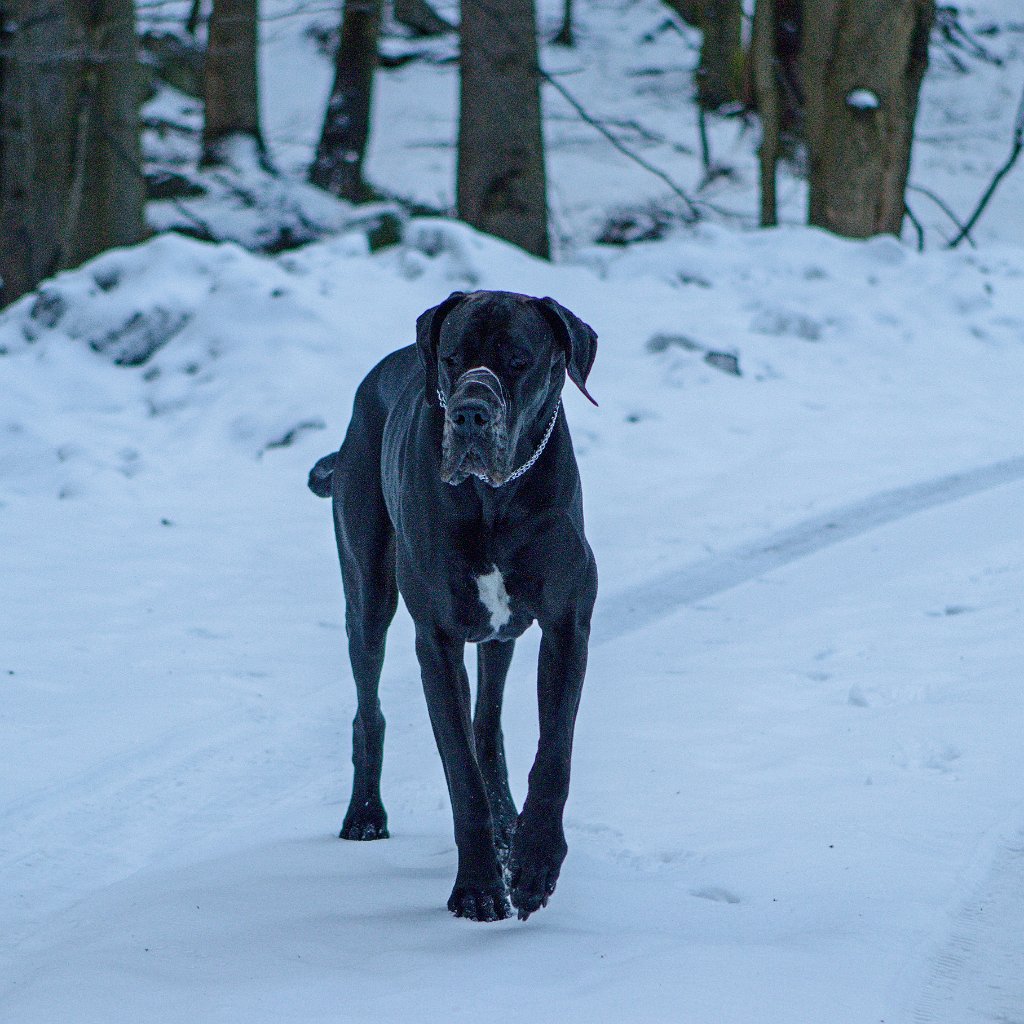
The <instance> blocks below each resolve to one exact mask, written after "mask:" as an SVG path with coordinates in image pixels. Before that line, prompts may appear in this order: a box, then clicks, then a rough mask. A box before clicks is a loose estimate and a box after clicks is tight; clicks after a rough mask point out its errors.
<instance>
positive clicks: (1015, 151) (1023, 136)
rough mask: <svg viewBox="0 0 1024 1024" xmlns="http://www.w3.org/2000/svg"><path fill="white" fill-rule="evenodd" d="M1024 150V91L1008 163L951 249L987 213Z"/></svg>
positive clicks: (994, 177) (984, 195)
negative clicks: (999, 188) (989, 205)
mask: <svg viewBox="0 0 1024 1024" xmlns="http://www.w3.org/2000/svg"><path fill="white" fill-rule="evenodd" d="M1022 149H1024V91H1022V92H1021V97H1020V105H1019V106H1018V107H1017V116H1016V117H1015V118H1014V120H1013V146H1012V148H1011V149H1010V156H1009V157H1008V158H1007V161H1006V163H1004V164H1003V166H1002V167H1000V168H999V170H998V171H996V173H995V175H994V176H993V178H992V180H991V181H990V182H989V184H988V188H987V189H985V191H984V193H983V194H982V196H981V199H980V200H979V202H978V205H977V207H976V208H975V210H974V213H972V214H971V215H970V217H968V218H967V223H966V224H965V225H964V226H963V228H962V229H961V231H960V234H959V235H957V236H956V238H954V239H953V241H952V242H950V243H949V248H950V249H955V248H956V247H957V246H958V245H959V244H960V242H962V241H963V239H964V238H965V237H967V235H968V234H969V232H970V230H971V228H973V227H974V225H975V224H977V223H978V220H979V218H980V217H981V215H982V214H983V213H984V212H985V207H986V206H988V203H989V200H990V199H991V198H992V196H993V195H995V191H996V189H997V188H998V187H999V183H1000V182H1001V181H1002V180H1003V178H1005V177H1006V175H1007V174H1009V173H1010V171H1011V169H1012V168H1013V165H1014V164H1015V163H1016V162H1017V157H1019V156H1020V151H1021V150H1022Z"/></svg>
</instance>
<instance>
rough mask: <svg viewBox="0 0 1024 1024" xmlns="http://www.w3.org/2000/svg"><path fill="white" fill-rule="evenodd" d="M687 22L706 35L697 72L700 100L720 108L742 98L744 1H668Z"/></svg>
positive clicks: (706, 108) (696, 79)
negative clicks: (741, 32) (741, 35)
mask: <svg viewBox="0 0 1024 1024" xmlns="http://www.w3.org/2000/svg"><path fill="white" fill-rule="evenodd" d="M665 3H666V4H667V5H668V6H669V7H671V8H672V10H673V11H675V12H676V14H678V15H679V16H680V17H681V18H682V19H683V20H684V21H685V22H686V23H687V24H689V25H692V26H693V27H694V28H697V29H700V32H701V35H702V37H703V39H702V42H701V48H700V62H699V63H698V65H697V69H696V71H695V72H694V81H695V84H696V87H697V102H698V103H699V104H700V105H701V107H703V108H704V109H705V110H717V109H718V108H719V107H721V106H723V105H724V104H726V103H732V102H736V101H738V100H739V99H740V94H741V91H742V83H743V46H742V43H741V39H740V30H741V26H742V23H743V7H742V4H741V2H740V0H665Z"/></svg>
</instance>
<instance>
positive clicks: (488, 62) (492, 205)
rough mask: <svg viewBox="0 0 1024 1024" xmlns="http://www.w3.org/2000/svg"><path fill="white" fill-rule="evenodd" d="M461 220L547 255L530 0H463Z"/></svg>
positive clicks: (533, 15)
mask: <svg viewBox="0 0 1024 1024" xmlns="http://www.w3.org/2000/svg"><path fill="white" fill-rule="evenodd" d="M460 37H461V75H460V99H459V141H458V169H457V175H456V177H457V187H456V193H457V205H458V215H459V217H460V218H461V219H462V220H464V221H466V222H468V223H469V224H472V225H473V226H474V227H477V228H479V229H480V230H481V231H486V232H488V233H489V234H492V235H497V236H498V237H499V238H504V239H507V240H508V241H510V242H512V243H514V244H515V245H518V246H520V247H521V248H523V249H525V250H526V251H527V252H532V253H533V254H534V255H536V256H542V257H545V258H547V256H548V255H549V253H550V248H549V241H548V224H547V181H546V178H545V173H544V142H543V135H542V131H541V115H540V74H539V67H538V63H537V23H536V13H535V11H534V4H533V0H504V2H503V3H501V4H498V3H495V2H494V0H463V3H462V23H461V29H460Z"/></svg>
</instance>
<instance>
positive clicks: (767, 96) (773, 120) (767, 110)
mask: <svg viewBox="0 0 1024 1024" xmlns="http://www.w3.org/2000/svg"><path fill="white" fill-rule="evenodd" d="M775 14H776V12H775V0H757V4H756V6H755V7H754V32H753V37H752V38H751V42H750V72H751V81H752V83H753V90H754V103H755V106H756V107H757V113H758V117H759V118H760V121H761V145H760V146H759V147H758V151H757V155H758V159H759V160H760V165H761V227H763V228H766V227H774V226H775V225H776V224H777V223H778V210H777V201H776V168H777V167H778V163H779V132H780V127H781V126H780V118H779V107H780V104H779V86H778V77H777V75H778V73H777V65H778V62H777V58H776V53H775V31H776V29H775Z"/></svg>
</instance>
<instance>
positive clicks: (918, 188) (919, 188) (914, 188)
mask: <svg viewBox="0 0 1024 1024" xmlns="http://www.w3.org/2000/svg"><path fill="white" fill-rule="evenodd" d="M907 191H908V192H920V193H921V195H923V196H925V197H926V198H927V199H930V200H931V201H932V202H933V203H934V204H935V205H936V206H937V207H938V208H939V209H940V210H941V211H942V212H943V213H944V214H945V215H946V216H947V217H948V218H949V219H950V220H951V221H952V222H953V223H954V224H955V225H956V226H957V227H958V228H959V229H960V230H961V231H963V230H964V225H963V222H962V221H961V220H960V218H959V217H957V215H956V214H955V213H954V212H953V211H952V210H951V209H950V207H949V205H948V204H947V203H946V202H945V201H944V200H943V198H942V196H939V195H936V194H935V193H934V192H933V191H932V190H931V189H929V188H925V187H924V186H923V185H908V186H907ZM964 237H965V238H966V239H967V241H968V242H970V244H971V248H972V249H977V245H976V244H975V242H974V239H973V238H972V237H971V235H970V232H967V233H966V234H965V235H964Z"/></svg>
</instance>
